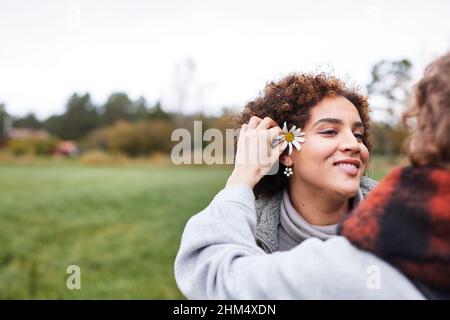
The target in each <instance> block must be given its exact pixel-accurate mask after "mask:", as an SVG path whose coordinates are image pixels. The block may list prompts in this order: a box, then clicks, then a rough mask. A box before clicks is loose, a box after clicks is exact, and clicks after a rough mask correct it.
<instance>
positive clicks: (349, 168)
mask: <svg viewBox="0 0 450 320" xmlns="http://www.w3.org/2000/svg"><path fill="white" fill-rule="evenodd" d="M336 166H337V167H339V168H340V169H341V170H343V171H344V172H345V173H346V174H348V175H349V176H351V177H355V176H356V175H357V174H358V167H357V166H356V165H354V164H351V163H338V164H336Z"/></svg>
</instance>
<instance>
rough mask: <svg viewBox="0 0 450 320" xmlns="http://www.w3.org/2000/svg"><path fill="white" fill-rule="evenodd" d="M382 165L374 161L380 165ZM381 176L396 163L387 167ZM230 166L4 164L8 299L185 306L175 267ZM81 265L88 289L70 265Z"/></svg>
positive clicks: (0, 250) (0, 272) (1, 249)
mask: <svg viewBox="0 0 450 320" xmlns="http://www.w3.org/2000/svg"><path fill="white" fill-rule="evenodd" d="M374 163H375V162H374ZM376 165H377V167H378V168H379V169H377V168H375V169H374V170H371V171H370V172H371V173H370V175H371V176H373V177H375V178H377V179H379V178H381V177H382V176H383V175H384V174H385V173H386V172H387V171H388V170H389V169H390V168H391V167H392V165H390V164H389V165H387V164H385V163H384V162H382V161H379V163H378V164H376ZM229 173H230V170H229V169H226V168H224V169H216V168H208V167H200V168H194V167H192V168H186V167H185V168H181V167H152V166H145V165H123V166H109V167H99V166H84V165H80V164H77V163H70V162H67V163H66V162H63V163H60V164H54V163H45V162H44V163H40V164H36V165H32V164H28V165H1V166H0V195H1V198H0V298H1V299H12V298H14V299H24V298H27V299H49V298H50V299H92V298H98V299H179V298H183V296H182V295H181V293H180V292H179V291H178V289H177V287H176V284H175V280H174V277H173V262H174V258H175V255H176V252H177V250H178V246H179V241H180V238H181V234H182V230H183V228H184V225H185V223H186V221H187V220H188V218H189V217H190V216H191V215H193V214H195V213H197V212H199V211H200V210H202V209H203V208H204V207H206V206H207V205H208V203H209V202H210V201H211V199H212V198H213V197H214V195H215V194H216V193H217V192H218V191H219V190H220V189H221V188H222V187H223V185H224V183H225V182H226V179H227V177H228V174H229ZM73 264H74V265H78V266H79V267H80V268H81V290H68V289H67V288H66V279H67V277H68V276H69V275H68V274H66V268H67V267H68V266H69V265H73Z"/></svg>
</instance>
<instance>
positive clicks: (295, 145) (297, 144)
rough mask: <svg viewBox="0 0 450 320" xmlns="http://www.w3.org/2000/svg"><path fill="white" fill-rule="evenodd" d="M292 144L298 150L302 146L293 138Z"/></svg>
mask: <svg viewBox="0 0 450 320" xmlns="http://www.w3.org/2000/svg"><path fill="white" fill-rule="evenodd" d="M292 144H293V145H294V147H295V149H297V151H300V149H301V148H302V147H301V146H300V143H299V142H298V141H297V140H293V141H292Z"/></svg>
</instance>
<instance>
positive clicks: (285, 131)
mask: <svg viewBox="0 0 450 320" xmlns="http://www.w3.org/2000/svg"><path fill="white" fill-rule="evenodd" d="M283 132H284V133H288V129H287V124H286V121H285V122H284V124H283Z"/></svg>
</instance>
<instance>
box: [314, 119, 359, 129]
mask: <svg viewBox="0 0 450 320" xmlns="http://www.w3.org/2000/svg"><path fill="white" fill-rule="evenodd" d="M322 122H327V123H334V124H339V125H343V124H344V122H343V121H342V120H341V119H336V118H322V119H319V120H317V121H316V122H315V123H314V124H313V128H314V127H315V126H316V125H318V124H319V123H322ZM353 127H354V128H364V124H363V123H362V122H361V121H355V122H354V123H353Z"/></svg>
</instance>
